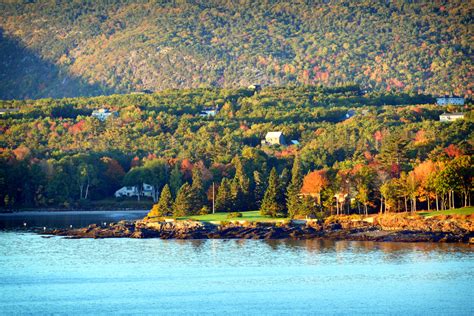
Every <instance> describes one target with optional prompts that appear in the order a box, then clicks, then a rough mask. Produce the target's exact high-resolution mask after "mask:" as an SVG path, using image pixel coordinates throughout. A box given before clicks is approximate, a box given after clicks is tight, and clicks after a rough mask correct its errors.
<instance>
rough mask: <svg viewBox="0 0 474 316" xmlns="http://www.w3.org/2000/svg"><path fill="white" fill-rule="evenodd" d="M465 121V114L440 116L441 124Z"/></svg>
mask: <svg viewBox="0 0 474 316" xmlns="http://www.w3.org/2000/svg"><path fill="white" fill-rule="evenodd" d="M462 119H464V113H443V114H441V115H440V116H439V121H440V122H453V121H456V120H462Z"/></svg>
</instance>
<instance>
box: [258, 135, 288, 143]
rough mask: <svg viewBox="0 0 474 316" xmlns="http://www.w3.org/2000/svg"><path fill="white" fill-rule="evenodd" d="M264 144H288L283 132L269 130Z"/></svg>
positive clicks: (263, 141)
mask: <svg viewBox="0 0 474 316" xmlns="http://www.w3.org/2000/svg"><path fill="white" fill-rule="evenodd" d="M262 145H286V141H285V136H284V135H283V132H268V133H267V135H265V140H262Z"/></svg>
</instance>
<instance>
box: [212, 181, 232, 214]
mask: <svg viewBox="0 0 474 316" xmlns="http://www.w3.org/2000/svg"><path fill="white" fill-rule="evenodd" d="M215 203H216V204H215V207H216V211H218V212H228V211H230V210H231V207H232V194H231V191H230V180H229V179H227V178H222V181H221V185H220V186H219V188H218V189H217V195H216V201H215Z"/></svg>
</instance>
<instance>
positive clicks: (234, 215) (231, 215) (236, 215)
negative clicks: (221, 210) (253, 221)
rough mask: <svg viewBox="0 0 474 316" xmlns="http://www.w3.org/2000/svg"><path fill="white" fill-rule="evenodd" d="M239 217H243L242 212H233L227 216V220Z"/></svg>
mask: <svg viewBox="0 0 474 316" xmlns="http://www.w3.org/2000/svg"><path fill="white" fill-rule="evenodd" d="M237 217H242V213H240V212H232V213H229V214H228V215H227V218H237Z"/></svg>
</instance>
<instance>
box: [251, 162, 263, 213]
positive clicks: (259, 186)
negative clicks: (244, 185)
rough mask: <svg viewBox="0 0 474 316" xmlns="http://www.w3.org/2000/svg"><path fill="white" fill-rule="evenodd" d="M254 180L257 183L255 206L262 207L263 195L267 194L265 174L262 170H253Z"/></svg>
mask: <svg viewBox="0 0 474 316" xmlns="http://www.w3.org/2000/svg"><path fill="white" fill-rule="evenodd" d="M253 181H254V183H255V189H254V201H255V206H256V207H258V208H260V206H261V205H262V200H263V195H264V194H265V180H264V175H263V174H262V173H261V172H260V171H258V170H255V171H254V172H253Z"/></svg>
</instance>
